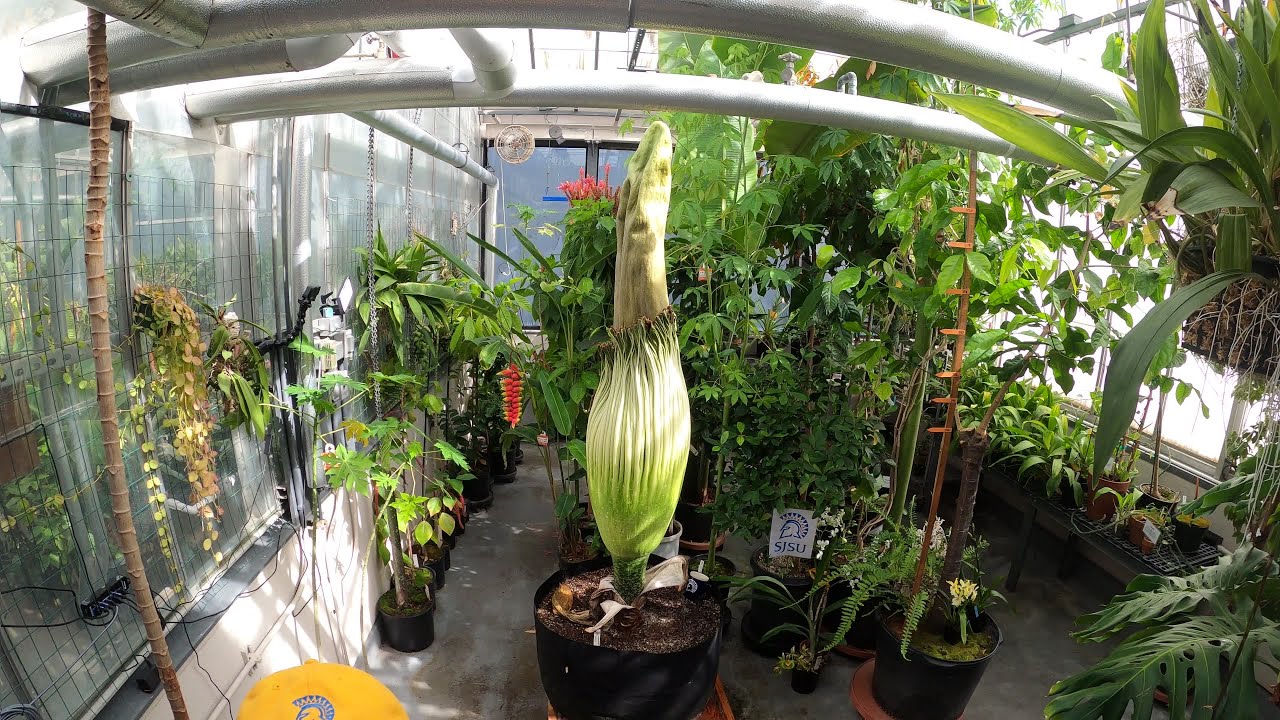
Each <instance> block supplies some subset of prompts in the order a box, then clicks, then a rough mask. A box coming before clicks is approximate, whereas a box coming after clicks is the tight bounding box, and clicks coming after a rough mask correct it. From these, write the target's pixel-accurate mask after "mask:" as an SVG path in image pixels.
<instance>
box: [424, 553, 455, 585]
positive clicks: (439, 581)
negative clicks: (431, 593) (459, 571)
mask: <svg viewBox="0 0 1280 720" xmlns="http://www.w3.org/2000/svg"><path fill="white" fill-rule="evenodd" d="M452 564H453V563H452V561H451V560H450V558H449V550H448V549H447V548H445V549H444V552H443V553H441V555H440V557H439V558H437V559H435V560H433V561H432V562H429V563H427V567H429V568H431V576H432V585H433V586H434V587H435V589H436V590H439V589H440V588H442V587H444V576H445V571H447V570H448V569H449V567H450V566H451V565H452Z"/></svg>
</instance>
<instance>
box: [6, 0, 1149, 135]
mask: <svg viewBox="0 0 1280 720" xmlns="http://www.w3.org/2000/svg"><path fill="white" fill-rule="evenodd" d="M117 1H119V2H129V1H134V0H117ZM632 26H635V27H645V28H660V29H664V30H678V31H687V32H698V33H711V34H716V35H726V36H730V37H745V38H757V39H763V40H770V41H774V42H780V43H787V44H791V45H798V46H801V47H811V48H814V49H817V50H827V51H831V52H835V53H841V54H852V55H856V56H858V57H864V58H867V59H870V60H876V61H880V62H887V63H892V64H895V65H902V66H904V67H911V68H917V69H920V70H926V71H929V72H934V73H938V74H940V75H944V76H947V77H952V78H957V79H960V80H964V81H967V82H972V83H976V84H978V85H982V86H985V87H992V88H995V89H998V90H1004V91H1007V92H1011V93H1014V94H1017V95H1019V96H1021V97H1025V98H1028V99H1031V100H1035V101H1039V102H1043V103H1046V104H1051V105H1054V106H1056V107H1060V108H1062V109H1064V110H1069V111H1072V112H1076V113H1080V114H1083V115H1087V116H1092V117H1099V116H1106V117H1110V116H1111V114H1112V113H1111V110H1110V107H1109V106H1108V105H1107V103H1106V102H1105V101H1104V100H1102V99H1101V98H1108V99H1111V100H1113V101H1117V102H1124V97H1123V93H1122V91H1121V86H1120V83H1121V81H1120V79H1119V78H1118V77H1116V76H1114V75H1111V74H1109V73H1106V72H1105V71H1104V70H1102V69H1101V68H1096V67H1092V66H1089V65H1087V64H1085V63H1083V62H1081V61H1079V60H1075V59H1073V58H1069V57H1067V56H1066V55H1063V54H1061V53H1058V52H1057V51H1054V50H1051V49H1049V48H1046V47H1044V46H1042V45H1039V44H1037V43H1035V42H1033V41H1031V40H1028V39H1026V38H1020V37H1018V36H1015V35H1012V34H1009V33H1004V32H1000V31H998V30H994V29H992V28H989V27H987V26H985V25H981V24H979V23H975V22H971V21H969V20H966V19H964V18H960V17H956V16H954V15H947V14H944V13H941V12H937V11H935V10H931V9H928V8H925V7H921V6H918V5H914V4H912V3H907V2H900V1H899V0H597V1H593V2H588V3H583V2H576V1H571V0H456V1H454V2H447V3H446V2H433V3H430V4H429V5H427V6H424V3H423V2H422V1H421V0H378V1H377V2H370V1H369V0H217V2H216V4H215V9H214V12H213V13H212V15H211V17H210V21H209V27H208V32H207V33H206V34H205V38H204V42H203V43H202V44H201V47H204V48H219V47H230V46H234V45H240V44H243V43H248V42H255V41H261V40H269V39H276V38H290V37H309V36H320V35H332V34H339V33H352V32H363V31H366V30H404V29H415V28H466V27H532V28H579V29H583V30H606V31H615V32H623V31H625V30H627V29H628V28H629V27H632ZM118 42H119V40H118V39H116V38H115V35H109V37H108V53H109V56H114V55H115V54H116V50H115V49H114V46H113V43H118ZM47 43H53V44H58V45H59V47H56V48H55V47H41V46H43V45H45V44H47ZM83 53H84V33H83V32H80V33H78V34H76V33H73V34H69V35H68V34H63V35H57V36H55V37H52V38H49V39H47V40H43V41H41V42H39V43H31V44H29V45H28V46H27V47H26V48H25V49H24V57H23V67H24V69H26V70H27V71H28V74H29V76H31V77H32V78H33V79H34V80H35V81H36V82H40V81H39V80H38V79H36V78H39V77H49V76H54V75H57V74H58V73H59V72H62V73H65V72H66V71H67V70H66V68H65V67H63V68H52V67H49V66H48V64H47V62H45V63H39V62H36V60H38V59H40V58H45V59H48V58H54V59H57V58H61V59H62V60H61V62H62V63H64V64H65V63H66V62H67V61H66V58H67V57H68V56H75V57H77V58H79V60H78V62H79V64H83ZM75 72H79V70H75ZM1099 96H1101V97H1099Z"/></svg>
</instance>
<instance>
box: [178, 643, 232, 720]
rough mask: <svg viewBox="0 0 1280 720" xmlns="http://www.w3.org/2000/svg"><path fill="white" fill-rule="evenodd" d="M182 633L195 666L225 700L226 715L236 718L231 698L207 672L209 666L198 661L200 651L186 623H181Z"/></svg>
mask: <svg viewBox="0 0 1280 720" xmlns="http://www.w3.org/2000/svg"><path fill="white" fill-rule="evenodd" d="M182 634H183V635H186V636H187V644H188V645H190V646H191V655H192V656H193V657H194V658H195V659H196V667H198V668H200V669H201V670H203V671H204V676H205V677H207V678H209V684H210V685H212V686H213V689H214V690H217V691H218V694H219V695H221V696H222V699H223V700H225V701H226V703H227V717H230V718H231V720H236V716H235V714H234V713H233V712H231V698H229V697H227V694H226V693H225V692H223V691H222V688H221V687H220V686H219V685H218V683H217V682H215V681H214V679H213V675H212V674H211V673H210V672H209V668H206V667H205V666H204V663H201V662H200V651H199V650H198V649H196V644H195V643H193V642H191V631H190V630H188V629H187V625H186V623H183V624H182Z"/></svg>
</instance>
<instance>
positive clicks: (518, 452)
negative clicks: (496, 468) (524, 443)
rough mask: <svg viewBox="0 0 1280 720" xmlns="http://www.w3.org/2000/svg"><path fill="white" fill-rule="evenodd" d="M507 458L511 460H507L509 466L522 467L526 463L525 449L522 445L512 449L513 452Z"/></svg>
mask: <svg viewBox="0 0 1280 720" xmlns="http://www.w3.org/2000/svg"><path fill="white" fill-rule="evenodd" d="M507 457H508V458H509V459H508V460H507V464H508V465H520V464H522V463H524V448H523V447H521V446H520V445H517V446H515V447H513V448H511V452H510V453H509V454H508V456H507Z"/></svg>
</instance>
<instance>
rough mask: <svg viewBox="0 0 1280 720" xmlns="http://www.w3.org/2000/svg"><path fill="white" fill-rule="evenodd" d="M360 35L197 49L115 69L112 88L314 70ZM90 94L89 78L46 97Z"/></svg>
mask: <svg viewBox="0 0 1280 720" xmlns="http://www.w3.org/2000/svg"><path fill="white" fill-rule="evenodd" d="M358 39H359V36H356V35H327V36H325V37H308V38H293V39H292V40H272V41H269V42H260V43H252V44H249V45H242V46H240V47H233V48H223V49H221V50H197V51H195V52H189V53H187V54H185V55H179V56H178V57H173V58H168V59H166V60H157V61H155V62H149V63H142V64H140V65H131V66H129V67H125V68H121V69H119V70H116V69H113V70H112V71H111V92H112V94H117V95H118V94H121V93H127V92H134V91H137V90H147V89H150V88H158V87H167V86H170V85H185V84H187V83H192V82H200V81H202V80H221V79H224V78H233V77H245V76H250V75H268V74H273V73H282V72H301V71H303V70H314V69H316V68H319V67H324V66H325V65H328V64H329V63H331V62H333V61H334V60H337V59H338V58H340V57H342V56H343V55H345V54H346V53H347V51H348V50H350V49H351V47H352V46H353V45H355V43H356V40H358ZM88 99H89V85H88V82H87V81H86V80H77V81H75V82H70V83H66V84H65V85H59V86H57V87H56V88H53V89H52V90H51V91H50V92H49V93H48V94H46V95H45V97H44V100H45V101H46V102H48V103H51V104H55V105H74V104H76V103H81V102H86V101H88Z"/></svg>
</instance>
